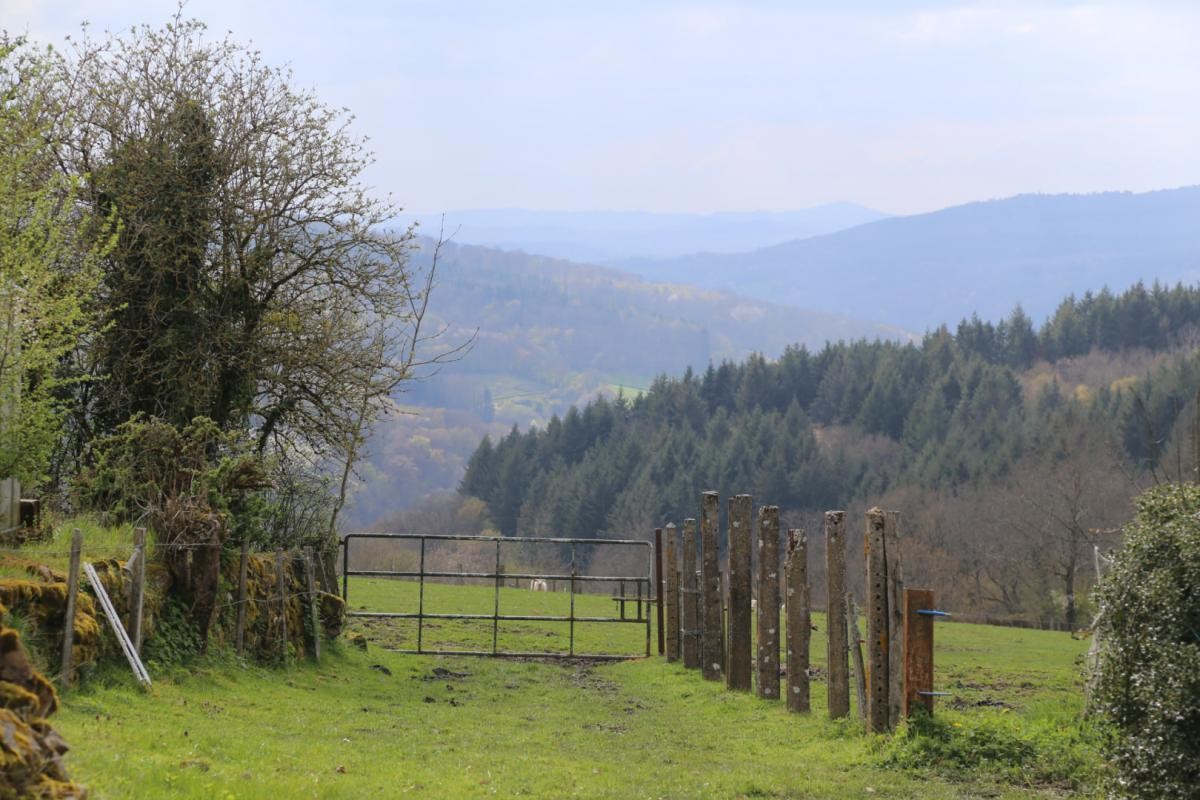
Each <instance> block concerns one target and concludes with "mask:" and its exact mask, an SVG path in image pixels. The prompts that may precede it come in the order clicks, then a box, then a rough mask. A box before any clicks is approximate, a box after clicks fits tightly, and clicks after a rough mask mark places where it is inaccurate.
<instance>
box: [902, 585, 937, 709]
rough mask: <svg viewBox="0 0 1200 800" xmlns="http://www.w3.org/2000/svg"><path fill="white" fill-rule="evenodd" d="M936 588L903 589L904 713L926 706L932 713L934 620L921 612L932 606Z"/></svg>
mask: <svg viewBox="0 0 1200 800" xmlns="http://www.w3.org/2000/svg"><path fill="white" fill-rule="evenodd" d="M933 608H934V605H933V592H931V591H929V590H928V589H905V590H904V708H903V711H904V716H906V717H907V716H911V715H912V713H913V712H914V711H915V710H916V709H917V708H918V707H919V706H924V707H925V708H926V709H927V710H928V711H929V713H931V714H932V713H933V695H932V694H921V692H932V691H933V620H934V618H933V617H932V616H928V615H924V614H918V613H917V611H919V610H920V609H933Z"/></svg>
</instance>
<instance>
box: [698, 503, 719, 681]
mask: <svg viewBox="0 0 1200 800" xmlns="http://www.w3.org/2000/svg"><path fill="white" fill-rule="evenodd" d="M719 504H720V498H719V497H718V495H717V493H716V492H704V493H703V494H701V495H700V545H701V547H700V553H701V567H700V573H701V577H702V583H703V585H702V590H703V597H704V602H703V609H702V610H703V613H704V626H703V628H704V632H703V634H702V637H701V640H700V649H701V659H700V666H701V672H702V673H703V675H704V677H705V679H706V680H710V681H719V680H721V678H722V677H724V676H723V675H722V673H723V672H724V671H725V670H724V667H723V665H722V663H721V649H722V646H721V572H720V569H719V567H718V558H717V520H718V517H719V515H720V505H719Z"/></svg>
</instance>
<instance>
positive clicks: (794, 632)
mask: <svg viewBox="0 0 1200 800" xmlns="http://www.w3.org/2000/svg"><path fill="white" fill-rule="evenodd" d="M784 575H785V579H784V583H785V584H786V585H787V597H786V600H787V676H788V690H787V706H788V710H789V711H800V712H807V711H808V710H809V687H808V648H809V644H810V641H811V635H812V609H811V607H810V600H811V598H810V595H809V591H808V535H807V534H805V533H804V531H801V530H790V531H788V545H787V561H786V562H785V565H784Z"/></svg>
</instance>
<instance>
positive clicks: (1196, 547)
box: [1092, 484, 1200, 798]
mask: <svg viewBox="0 0 1200 800" xmlns="http://www.w3.org/2000/svg"><path fill="white" fill-rule="evenodd" d="M1136 504H1137V517H1136V518H1135V519H1134V521H1133V523H1131V524H1130V525H1129V526H1128V527H1127V528H1126V529H1125V546H1124V548H1123V549H1122V550H1121V551H1120V552H1118V553H1117V555H1116V557H1115V559H1114V562H1113V566H1112V569H1111V570H1110V572H1109V573H1108V575H1107V576H1105V578H1104V581H1103V582H1102V584H1101V586H1100V591H1099V596H1100V603H1101V609H1102V610H1101V623H1100V630H1099V635H1100V636H1101V646H1100V652H1099V660H1098V664H1097V675H1096V676H1095V677H1096V683H1095V691H1094V694H1093V696H1092V702H1093V705H1094V707H1095V710H1097V711H1098V712H1099V713H1100V715H1101V716H1102V717H1103V718H1104V719H1106V720H1107V721H1108V722H1109V723H1110V724H1111V726H1112V737H1111V739H1110V742H1109V748H1110V753H1109V755H1110V757H1111V758H1112V761H1113V763H1114V765H1115V767H1116V772H1117V777H1116V781H1115V786H1114V794H1116V795H1117V796H1122V797H1137V798H1195V797H1200V486H1195V485H1191V484H1165V485H1162V486H1157V487H1155V488H1153V489H1151V490H1150V491H1148V492H1146V493H1145V494H1143V495H1142V496H1141V497H1139V498H1138V499H1137V501H1136Z"/></svg>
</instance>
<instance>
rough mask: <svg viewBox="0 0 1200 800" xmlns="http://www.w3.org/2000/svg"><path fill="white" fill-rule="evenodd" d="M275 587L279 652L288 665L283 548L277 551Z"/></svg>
mask: <svg viewBox="0 0 1200 800" xmlns="http://www.w3.org/2000/svg"><path fill="white" fill-rule="evenodd" d="M275 587H276V589H277V590H278V592H279V637H280V641H279V652H280V655H281V656H282V658H283V662H284V663H285V664H286V663H287V655H288V629H287V585H286V584H285V583H284V572H283V548H280V549H278V550H276V551H275Z"/></svg>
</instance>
